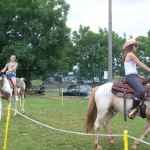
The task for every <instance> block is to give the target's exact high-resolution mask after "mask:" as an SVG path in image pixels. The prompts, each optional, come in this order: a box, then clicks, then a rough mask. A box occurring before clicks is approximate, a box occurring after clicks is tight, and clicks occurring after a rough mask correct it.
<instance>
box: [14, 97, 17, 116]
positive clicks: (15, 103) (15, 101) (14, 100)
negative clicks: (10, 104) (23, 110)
mask: <svg viewBox="0 0 150 150" xmlns="http://www.w3.org/2000/svg"><path fill="white" fill-rule="evenodd" d="M14 103H15V113H14V116H16V115H17V112H18V101H16V99H15V98H14Z"/></svg>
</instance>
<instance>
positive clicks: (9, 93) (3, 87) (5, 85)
mask: <svg viewBox="0 0 150 150" xmlns="http://www.w3.org/2000/svg"><path fill="white" fill-rule="evenodd" d="M21 82H22V86H19V87H18V86H17V91H18V96H20V97H21V100H22V107H21V112H22V114H25V111H24V103H25V88H26V85H25V83H24V81H23V78H21ZM13 97H14V95H13V87H12V86H11V85H10V82H9V81H8V79H7V78H6V77H5V75H3V74H2V73H0V121H1V117H2V99H5V100H8V104H10V103H11V99H12V98H13ZM14 101H15V113H14V115H16V114H17V111H18V101H16V100H15V98H14Z"/></svg>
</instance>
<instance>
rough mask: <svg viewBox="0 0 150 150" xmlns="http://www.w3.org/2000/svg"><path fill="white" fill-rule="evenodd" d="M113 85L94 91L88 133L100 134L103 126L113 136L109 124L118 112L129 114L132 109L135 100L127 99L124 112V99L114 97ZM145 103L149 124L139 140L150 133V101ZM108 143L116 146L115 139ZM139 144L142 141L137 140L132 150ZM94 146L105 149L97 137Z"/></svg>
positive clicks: (91, 97) (90, 105)
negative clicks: (92, 131)
mask: <svg viewBox="0 0 150 150" xmlns="http://www.w3.org/2000/svg"><path fill="white" fill-rule="evenodd" d="M112 84H113V83H106V84H103V85H101V86H99V87H95V88H94V89H93V91H92V93H91V95H90V98H89V102H88V110H87V119H86V123H85V125H86V131H87V132H89V131H91V130H92V129H94V132H95V134H98V131H99V130H100V127H101V125H102V126H103V127H104V129H105V131H106V133H107V134H110V135H111V134H112V133H111V131H110V129H109V127H108V124H109V122H110V120H111V119H112V118H113V117H114V115H115V114H116V112H117V111H118V112H121V113H123V114H125V113H126V114H128V110H129V109H130V108H131V106H132V102H133V100H132V99H126V110H125V111H124V107H123V105H124V99H123V98H121V97H118V96H116V95H114V94H113V93H112V92H111V89H112ZM144 103H145V104H146V106H147V108H146V118H147V123H146V127H145V131H144V133H143V135H142V136H141V137H140V138H139V139H140V140H143V139H144V138H145V137H147V136H148V134H149V132H150V101H145V102H144ZM114 110H115V111H114ZM124 112H125V113H124ZM136 115H138V112H137V114H136ZM108 142H109V144H110V145H111V146H114V137H113V136H108ZM139 144H140V141H139V140H135V142H134V144H133V146H132V147H131V149H132V150H136V149H137V147H138V145H139ZM94 146H95V148H96V149H99V150H102V149H103V148H102V146H101V145H100V143H99V141H98V136H95V140H94Z"/></svg>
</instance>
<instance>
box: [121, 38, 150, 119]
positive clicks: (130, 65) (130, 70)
mask: <svg viewBox="0 0 150 150" xmlns="http://www.w3.org/2000/svg"><path fill="white" fill-rule="evenodd" d="M138 44H139V42H137V41H135V40H134V39H130V40H128V41H126V42H125V43H124V45H123V50H124V54H123V57H122V59H123V62H124V68H125V75H126V82H127V83H128V84H130V85H131V86H132V87H133V88H134V90H135V91H136V94H135V97H134V99H133V105H132V107H131V108H130V109H129V114H128V117H129V118H130V119H134V117H135V115H134V112H135V111H136V107H137V106H138V104H139V103H140V100H141V98H142V96H143V95H144V93H145V89H144V88H143V86H142V83H141V81H140V80H139V78H142V79H143V78H144V77H143V76H140V75H138V72H137V68H136V65H138V66H139V67H141V68H143V69H145V70H146V71H148V72H150V68H149V67H147V66H146V65H145V64H144V63H142V62H141V61H140V60H139V59H138V58H137V57H136V56H135V54H134V53H135V52H136V51H137V48H138Z"/></svg>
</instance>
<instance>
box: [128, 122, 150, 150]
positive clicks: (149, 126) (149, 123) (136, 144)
mask: <svg viewBox="0 0 150 150" xmlns="http://www.w3.org/2000/svg"><path fill="white" fill-rule="evenodd" d="M149 133H150V119H147V123H146V127H145V131H144V134H143V135H142V136H141V137H140V138H139V140H143V139H144V138H146V137H147V136H148V134H149ZM139 140H135V141H134V144H133V146H131V149H132V150H136V148H137V147H138V145H140V143H141V142H140V141H139Z"/></svg>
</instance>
